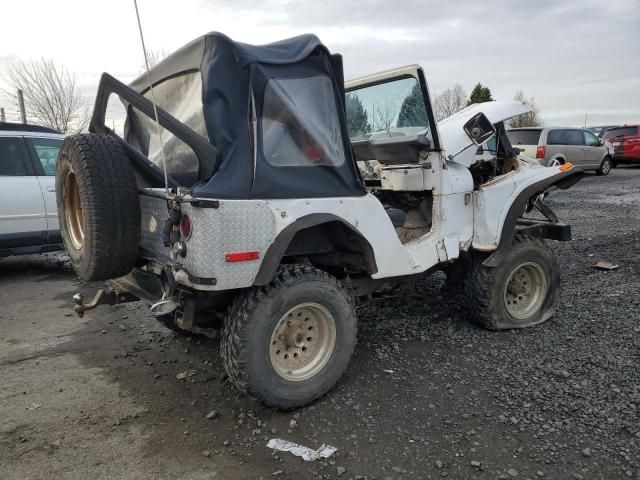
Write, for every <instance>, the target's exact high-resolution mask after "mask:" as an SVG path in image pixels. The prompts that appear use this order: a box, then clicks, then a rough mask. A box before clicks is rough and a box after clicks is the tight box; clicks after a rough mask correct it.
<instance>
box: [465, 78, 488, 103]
mask: <svg viewBox="0 0 640 480" xmlns="http://www.w3.org/2000/svg"><path fill="white" fill-rule="evenodd" d="M491 101H493V98H491V90H489V87H484V86H482V84H481V83H480V82H478V83H477V84H476V86H475V87H473V90H471V95H469V105H472V104H474V103H482V102H491Z"/></svg>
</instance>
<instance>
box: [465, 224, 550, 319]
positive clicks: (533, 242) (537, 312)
mask: <svg viewBox="0 0 640 480" xmlns="http://www.w3.org/2000/svg"><path fill="white" fill-rule="evenodd" d="M485 258H486V255H481V254H476V255H475V256H474V259H473V265H472V267H471V270H470V272H469V275H468V277H467V279H466V282H465V293H466V295H467V298H468V300H469V308H470V314H471V318H472V319H473V321H474V322H475V323H477V324H478V325H480V326H482V327H484V328H488V329H490V330H505V329H511V328H524V327H528V326H531V325H537V324H539V323H542V322H544V321H546V320H548V319H549V318H551V316H552V315H553V314H554V313H555V310H556V306H557V303H558V299H559V296H560V295H559V293H560V270H559V267H558V263H557V261H556V258H555V256H554V255H553V252H552V251H551V249H550V248H549V247H548V246H547V245H546V244H545V243H544V242H543V241H542V240H540V239H538V238H532V237H528V236H517V237H516V238H515V240H514V244H513V245H512V247H511V250H510V251H509V252H508V253H507V254H506V255H505V257H504V258H503V260H502V261H501V263H500V264H499V265H498V266H496V267H487V266H485V265H483V264H482V262H483V260H484V259H485Z"/></svg>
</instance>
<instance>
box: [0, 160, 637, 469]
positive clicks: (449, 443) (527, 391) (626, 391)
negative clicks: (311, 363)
mask: <svg viewBox="0 0 640 480" xmlns="http://www.w3.org/2000/svg"><path fill="white" fill-rule="evenodd" d="M639 187H640V168H618V169H616V170H614V171H613V172H612V174H611V175H610V176H609V177H605V178H602V177H595V176H593V175H588V176H587V177H586V178H585V179H584V180H583V181H582V182H581V183H579V184H578V185H576V186H575V187H574V188H573V189H571V190H569V191H566V192H554V193H553V194H552V195H551V198H550V201H549V203H550V204H551V205H552V206H553V208H554V209H555V210H556V211H557V213H558V214H559V215H560V217H561V218H562V219H563V220H565V221H567V222H569V223H571V224H572V225H573V231H574V238H575V239H574V241H573V242H570V243H555V242H553V243H552V245H553V248H554V250H555V252H556V254H557V256H558V258H559V262H560V265H561V267H562V276H563V290H562V299H561V302H560V308H559V311H558V312H557V314H556V315H555V316H554V317H553V318H552V319H551V320H550V321H548V322H547V323H545V324H543V325H540V326H537V327H534V328H530V329H527V330H521V331H511V332H500V333H495V332H487V331H484V330H481V329H479V328H476V327H474V326H472V325H470V324H469V323H468V322H467V321H466V319H465V314H464V310H463V300H462V299H461V298H451V297H446V298H445V297H443V296H442V293H441V292H442V290H441V288H442V284H443V277H442V275H438V274H436V275H433V276H432V277H429V278H427V279H425V280H424V281H422V282H420V283H419V284H418V285H417V287H416V288H415V289H414V290H410V291H406V292H405V293H404V294H403V295H402V296H400V297H395V298H393V299H386V300H382V301H379V302H377V303H375V304H370V305H367V306H365V307H361V308H360V309H359V320H360V329H359V344H358V346H357V349H356V353H355V356H354V358H353V361H352V363H351V366H350V367H349V369H348V370H347V373H346V374H345V376H344V377H343V379H342V380H341V381H340V383H339V384H338V386H337V387H336V388H335V389H334V390H333V391H332V392H330V393H329V394H328V395H326V396H325V397H324V398H322V399H321V400H319V401H317V402H315V403H314V404H313V405H311V406H309V407H307V408H304V409H301V410H299V411H297V412H289V413H282V412H276V411H273V410H269V409H267V408H265V407H263V406H262V405H261V404H259V403H258V402H256V401H254V400H252V399H250V398H247V397H244V396H241V395H238V394H237V393H236V392H235V391H233V390H232V389H231V388H230V386H229V385H228V384H226V382H225V381H224V375H223V371H222V366H221V365H220V359H219V355H218V352H217V342H216V341H214V340H209V339H204V338H195V337H194V338H190V337H182V336H176V335H175V334H174V333H172V332H169V331H167V330H165V329H163V328H162V327H161V326H160V325H158V324H157V322H155V321H154V320H153V319H152V318H151V317H150V316H149V315H148V313H147V311H146V309H145V308H144V307H143V306H142V305H140V304H129V305H125V306H119V307H100V308H99V309H97V310H95V311H93V312H90V313H88V314H87V315H86V316H85V318H84V319H78V318H76V317H75V316H73V315H71V314H70V308H69V299H70V296H71V294H72V293H74V292H75V291H77V290H78V288H80V286H79V284H78V283H77V282H76V281H75V279H74V277H73V275H72V274H71V273H70V272H69V270H68V267H67V266H66V265H65V263H64V261H63V260H62V259H61V258H60V257H59V256H55V255H49V256H41V257H22V258H11V259H5V260H3V261H2V262H1V263H0V305H1V306H2V307H3V308H2V310H1V311H0V366H1V368H0V385H2V388H1V389H0V478H3V479H14V478H15V479H26V478H34V479H36V478H38V479H39V478H74V479H76V478H77V479H86V478H89V477H91V478H95V479H107V478H109V479H111V478H122V479H155V478H189V479H218V478H222V479H227V478H243V479H244V478H263V479H267V478H291V479H306V478H310V479H321V478H322V479H334V478H338V477H340V478H341V479H354V480H356V479H360V480H363V479H403V478H404V479H415V478H426V479H428V478H433V479H436V478H451V479H476V478H477V479H513V478H515V479H526V478H529V479H534V478H535V479H538V478H551V479H585V480H586V479H607V480H608V479H617V478H636V479H640V368H639V366H640V308H639V307H640V191H639ZM598 259H606V260H612V261H614V262H615V263H617V264H619V265H620V268H618V269H617V270H613V271H601V270H596V269H595V268H593V265H594V264H595V262H596V261H597V260H598ZM184 372H187V373H186V375H185V376H186V378H183V379H178V378H176V375H178V374H180V373H184ZM190 375H191V376H190ZM207 417H209V418H207ZM270 438H283V439H286V440H291V441H294V442H298V443H302V444H304V445H306V446H309V447H313V448H317V447H319V446H320V445H321V444H323V443H326V444H330V445H333V446H335V447H337V448H338V451H337V452H336V454H334V456H332V457H331V458H329V459H328V460H318V461H315V462H303V461H302V460H301V459H299V458H296V457H293V456H292V455H290V454H288V453H276V452H273V451H271V450H270V449H268V448H266V446H265V445H266V443H267V441H268V439H270Z"/></svg>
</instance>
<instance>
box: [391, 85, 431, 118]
mask: <svg viewBox="0 0 640 480" xmlns="http://www.w3.org/2000/svg"><path fill="white" fill-rule="evenodd" d="M427 125H428V121H427V109H426V108H425V106H424V98H423V97H422V90H421V89H420V85H419V84H417V83H416V84H415V85H414V86H413V88H412V89H411V92H410V93H409V95H407V96H406V97H405V99H404V100H403V102H402V106H401V107H400V114H399V115H398V127H426V126H427Z"/></svg>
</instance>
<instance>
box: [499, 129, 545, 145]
mask: <svg viewBox="0 0 640 480" xmlns="http://www.w3.org/2000/svg"><path fill="white" fill-rule="evenodd" d="M540 132H542V130H541V129H539V128H535V129H529V130H509V131H508V132H507V137H509V141H510V142H511V145H538V141H539V140H540Z"/></svg>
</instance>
